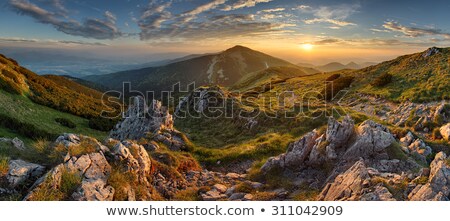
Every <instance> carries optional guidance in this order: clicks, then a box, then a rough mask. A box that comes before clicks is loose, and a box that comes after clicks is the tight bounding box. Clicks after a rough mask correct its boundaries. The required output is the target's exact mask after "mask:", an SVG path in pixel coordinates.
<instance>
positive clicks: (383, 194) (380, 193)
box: [360, 185, 396, 201]
mask: <svg viewBox="0 0 450 221" xmlns="http://www.w3.org/2000/svg"><path fill="white" fill-rule="evenodd" d="M360 200H361V201H396V200H395V198H394V197H393V196H392V194H391V193H390V192H389V190H388V189H387V188H386V187H384V186H382V185H377V186H376V187H375V190H374V191H373V192H370V193H366V194H364V195H362V196H361V199H360Z"/></svg>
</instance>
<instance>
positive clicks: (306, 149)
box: [261, 131, 318, 173]
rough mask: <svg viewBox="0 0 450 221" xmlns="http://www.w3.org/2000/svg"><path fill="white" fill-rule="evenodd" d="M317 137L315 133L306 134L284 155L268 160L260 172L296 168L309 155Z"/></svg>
mask: <svg viewBox="0 0 450 221" xmlns="http://www.w3.org/2000/svg"><path fill="white" fill-rule="evenodd" d="M317 136H318V135H317V133H316V132H315V131H313V132H310V133H308V134H306V135H305V136H304V137H302V138H301V139H300V140H298V141H296V142H294V143H293V144H291V145H290V146H289V148H288V150H287V152H286V153H284V154H281V155H279V156H277V157H272V158H269V160H268V161H267V162H266V163H265V164H264V165H263V166H262V167H261V171H262V172H263V173H267V172H269V171H271V170H272V169H274V168H284V167H290V168H298V167H299V166H301V165H302V164H303V163H304V161H305V159H306V157H308V155H309V154H310V152H311V150H312V148H313V147H314V144H315V141H316V139H317Z"/></svg>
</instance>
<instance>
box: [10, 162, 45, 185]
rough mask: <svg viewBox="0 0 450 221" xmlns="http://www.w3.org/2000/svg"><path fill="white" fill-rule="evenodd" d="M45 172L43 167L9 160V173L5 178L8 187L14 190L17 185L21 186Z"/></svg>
mask: <svg viewBox="0 0 450 221" xmlns="http://www.w3.org/2000/svg"><path fill="white" fill-rule="evenodd" d="M44 171H45V167H43V166H41V165H38V164H34V163H28V162H26V161H23V160H11V161H9V171H8V174H7V175H6V178H7V180H8V182H9V185H10V186H11V187H12V188H14V187H16V186H17V185H19V184H23V183H24V182H25V181H27V180H29V179H33V178H37V177H38V176H40V175H42V174H43V173H44Z"/></svg>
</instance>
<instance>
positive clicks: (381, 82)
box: [371, 73, 392, 87]
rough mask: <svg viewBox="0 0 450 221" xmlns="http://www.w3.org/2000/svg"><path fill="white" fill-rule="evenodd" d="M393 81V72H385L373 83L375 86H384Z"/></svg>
mask: <svg viewBox="0 0 450 221" xmlns="http://www.w3.org/2000/svg"><path fill="white" fill-rule="evenodd" d="M391 82H392V74H388V73H384V74H381V75H380V76H378V77H377V78H375V80H374V81H373V82H372V83H371V85H372V86H374V87H383V86H385V85H387V84H389V83H391Z"/></svg>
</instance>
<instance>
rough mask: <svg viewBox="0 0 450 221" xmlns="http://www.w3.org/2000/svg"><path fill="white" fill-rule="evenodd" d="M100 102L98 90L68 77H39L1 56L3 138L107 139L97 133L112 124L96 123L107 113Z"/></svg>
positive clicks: (0, 95)
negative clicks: (80, 136) (74, 136)
mask: <svg viewBox="0 0 450 221" xmlns="http://www.w3.org/2000/svg"><path fill="white" fill-rule="evenodd" d="M101 99H102V93H101V92H99V91H96V90H94V89H91V88H88V87H86V86H83V85H80V84H78V83H76V82H75V81H72V80H69V79H67V78H65V77H61V76H40V75H37V74H35V73H33V72H31V71H29V70H27V69H25V68H23V67H21V66H20V65H19V64H18V63H17V62H16V61H15V60H13V59H9V58H6V57H5V56H3V55H0V103H1V106H0V118H1V121H0V128H1V130H0V137H1V136H7V137H11V136H12V135H14V136H17V137H21V138H23V139H35V140H36V139H41V138H45V139H54V138H55V137H57V136H58V135H59V134H61V133H66V132H74V133H82V134H87V135H90V136H94V137H98V138H101V137H104V136H105V135H106V134H105V132H101V131H98V130H96V129H99V128H100V127H101V126H102V125H103V124H106V123H107V122H109V120H104V121H103V120H97V119H100V118H99V117H100V113H101V111H103V110H108V109H107V108H105V107H104V106H103V104H102V100H101ZM117 110H120V109H117ZM94 120H95V121H94ZM91 121H92V122H91ZM91 127H92V128H96V129H92V128H91Z"/></svg>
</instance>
